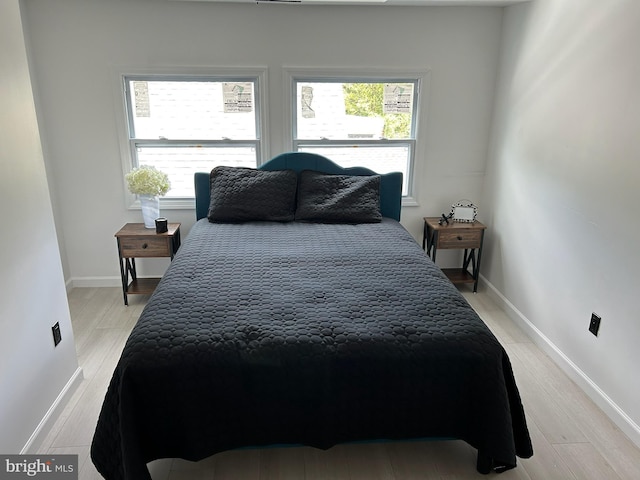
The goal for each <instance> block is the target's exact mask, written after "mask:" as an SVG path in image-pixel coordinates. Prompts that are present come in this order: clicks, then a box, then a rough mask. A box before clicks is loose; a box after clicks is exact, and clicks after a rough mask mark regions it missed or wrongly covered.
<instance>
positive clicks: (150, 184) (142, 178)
mask: <svg viewBox="0 0 640 480" xmlns="http://www.w3.org/2000/svg"><path fill="white" fill-rule="evenodd" d="M124 178H125V179H126V180H127V184H128V186H129V191H130V192H131V193H134V194H136V195H152V196H156V195H159V196H163V195H166V193H167V192H168V191H169V190H170V189H171V182H170V181H169V177H168V176H167V174H166V173H163V172H161V171H160V170H158V169H156V168H155V167H151V166H148V165H143V166H142V167H138V168H134V169H133V170H131V171H130V172H129V173H127V174H126V175H125V177H124Z"/></svg>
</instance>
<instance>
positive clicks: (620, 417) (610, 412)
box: [481, 275, 640, 447]
mask: <svg viewBox="0 0 640 480" xmlns="http://www.w3.org/2000/svg"><path fill="white" fill-rule="evenodd" d="M481 277H482V275H481ZM482 280H483V282H482V283H483V284H484V285H486V287H487V289H486V292H487V295H489V296H490V297H491V299H492V300H493V301H494V302H495V303H496V304H497V305H498V306H499V307H501V308H502V310H504V311H505V313H506V314H507V315H508V316H509V318H510V319H511V320H512V321H513V322H514V323H515V324H516V325H518V326H519V327H520V328H521V329H522V330H523V331H524V332H525V333H526V334H527V335H528V336H529V338H531V340H532V341H533V343H535V344H536V345H537V346H538V347H539V348H540V349H541V350H542V351H544V352H545V353H546V354H547V355H549V357H550V358H551V359H552V360H553V361H554V362H555V363H556V364H557V365H558V366H559V367H560V368H561V369H562V371H563V372H564V373H566V374H567V375H568V376H569V378H571V380H573V381H574V382H575V383H576V384H577V385H578V386H579V387H580V388H581V389H582V390H583V391H584V392H585V393H586V394H587V396H588V397H589V398H590V399H591V400H593V401H594V403H595V404H596V405H598V407H600V408H601V409H602V411H604V413H605V414H606V415H607V416H608V417H609V418H610V419H611V420H612V421H613V423H615V424H616V425H617V426H618V428H620V430H622V431H623V432H624V433H625V434H626V435H627V436H628V437H629V439H630V440H631V441H632V442H633V443H635V444H636V445H637V446H638V447H640V426H638V424H637V423H635V422H634V421H633V420H632V419H631V417H629V416H628V415H627V414H626V413H625V412H624V410H622V409H621V408H620V407H619V406H618V405H617V404H616V403H615V402H614V401H613V400H612V399H611V398H610V397H609V396H608V395H607V394H606V393H605V392H604V391H603V390H602V389H601V388H600V387H598V385H597V384H596V383H595V382H594V381H593V380H591V379H590V378H589V376H588V375H587V374H586V373H585V372H583V371H582V370H581V369H580V368H579V367H578V366H577V365H576V364H575V363H573V361H572V360H571V359H570V358H569V357H568V356H566V355H565V354H564V353H563V352H562V351H561V350H560V349H559V348H558V347H557V346H556V345H555V344H554V343H553V342H552V341H551V340H549V339H548V338H547V337H546V336H545V335H544V334H543V333H542V332H541V331H540V330H538V328H537V327H536V326H535V325H534V324H533V323H532V322H531V321H530V320H529V319H528V318H527V317H525V316H524V315H523V313H522V312H520V310H518V309H517V308H516V307H515V306H514V305H513V304H512V303H511V302H510V301H509V300H508V299H507V298H506V297H505V296H504V295H503V294H502V293H501V292H500V291H498V289H497V288H496V287H495V286H494V285H493V284H492V283H491V282H489V281H488V280H487V279H486V278H484V277H482Z"/></svg>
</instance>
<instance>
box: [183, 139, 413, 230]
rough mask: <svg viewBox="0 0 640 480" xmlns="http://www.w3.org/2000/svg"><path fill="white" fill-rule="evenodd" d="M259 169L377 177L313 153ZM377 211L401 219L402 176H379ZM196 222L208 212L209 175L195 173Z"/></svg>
mask: <svg viewBox="0 0 640 480" xmlns="http://www.w3.org/2000/svg"><path fill="white" fill-rule="evenodd" d="M259 169H260V170H286V169H290V170H295V171H296V172H298V173H299V172H301V171H302V170H316V171H319V172H324V173H333V174H339V175H376V173H375V172H374V171H372V170H369V169H368V168H364V167H352V168H343V167H341V166H340V165H337V164H335V163H333V162H332V161H331V160H329V159H328V158H325V157H323V156H321V155H317V154H315V153H305V152H290V153H283V154H281V155H278V156H277V157H274V158H272V159H271V160H269V161H268V162H267V163H265V164H264V165H262V166H260V167H259ZM380 177H381V178H380V212H381V213H382V216H383V217H389V218H393V219H395V220H398V221H399V220H400V209H401V206H402V173H400V172H392V173H385V174H381V175H380ZM195 189H196V219H198V220H200V219H201V218H205V217H206V216H207V213H208V211H209V203H210V202H209V201H210V198H211V197H210V195H211V192H210V185H209V172H198V173H196V174H195Z"/></svg>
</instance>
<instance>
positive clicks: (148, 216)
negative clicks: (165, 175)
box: [139, 195, 160, 228]
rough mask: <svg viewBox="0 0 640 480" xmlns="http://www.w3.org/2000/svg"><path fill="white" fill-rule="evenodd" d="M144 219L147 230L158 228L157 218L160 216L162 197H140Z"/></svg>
mask: <svg viewBox="0 0 640 480" xmlns="http://www.w3.org/2000/svg"><path fill="white" fill-rule="evenodd" d="M139 198H140V207H141V208H142V219H143V220H144V226H145V227H146V228H156V218H158V217H159V216H160V197H158V196H157V195H139Z"/></svg>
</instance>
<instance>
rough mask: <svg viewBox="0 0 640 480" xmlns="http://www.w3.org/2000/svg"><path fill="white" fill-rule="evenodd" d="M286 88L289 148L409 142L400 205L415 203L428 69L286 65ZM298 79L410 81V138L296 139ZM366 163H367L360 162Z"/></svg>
mask: <svg viewBox="0 0 640 480" xmlns="http://www.w3.org/2000/svg"><path fill="white" fill-rule="evenodd" d="M285 78H286V82H285V83H286V89H287V90H286V92H285V95H284V97H283V98H285V99H286V103H288V105H285V109H286V111H285V116H286V118H285V125H287V126H288V128H287V129H286V132H287V134H288V135H289V138H288V139H287V140H288V142H289V144H290V145H291V149H292V151H298V150H299V149H300V148H301V147H314V146H315V147H330V146H334V145H335V146H340V145H358V146H375V145H383V146H393V145H394V144H395V145H403V146H404V145H406V144H410V146H409V149H410V152H409V163H408V166H407V177H408V178H407V180H406V182H407V183H406V185H407V194H406V195H404V196H403V197H402V205H403V206H416V205H418V203H417V201H416V197H417V192H416V180H415V178H416V170H417V169H418V168H417V161H416V158H418V157H419V156H420V155H421V152H423V149H424V147H423V143H424V142H422V141H421V139H420V135H419V132H420V126H421V125H422V124H423V122H424V116H425V115H426V113H425V110H426V109H424V108H422V105H426V95H427V94H426V92H427V90H428V78H429V71H428V70H424V71H418V70H410V69H407V70H404V69H385V70H380V69H366V68H361V69H335V68H333V69H331V68H323V69H317V68H286V69H285ZM299 82H304V83H307V82H309V83H313V82H318V83H321V82H341V83H358V82H362V83H386V82H388V83H413V84H414V85H415V87H414V98H413V118H412V119H413V122H412V127H411V138H409V139H362V138H354V139H340V140H329V139H327V140H325V139H298V138H296V135H297V120H298V114H297V84H298V83H299ZM363 166H366V165H363Z"/></svg>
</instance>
